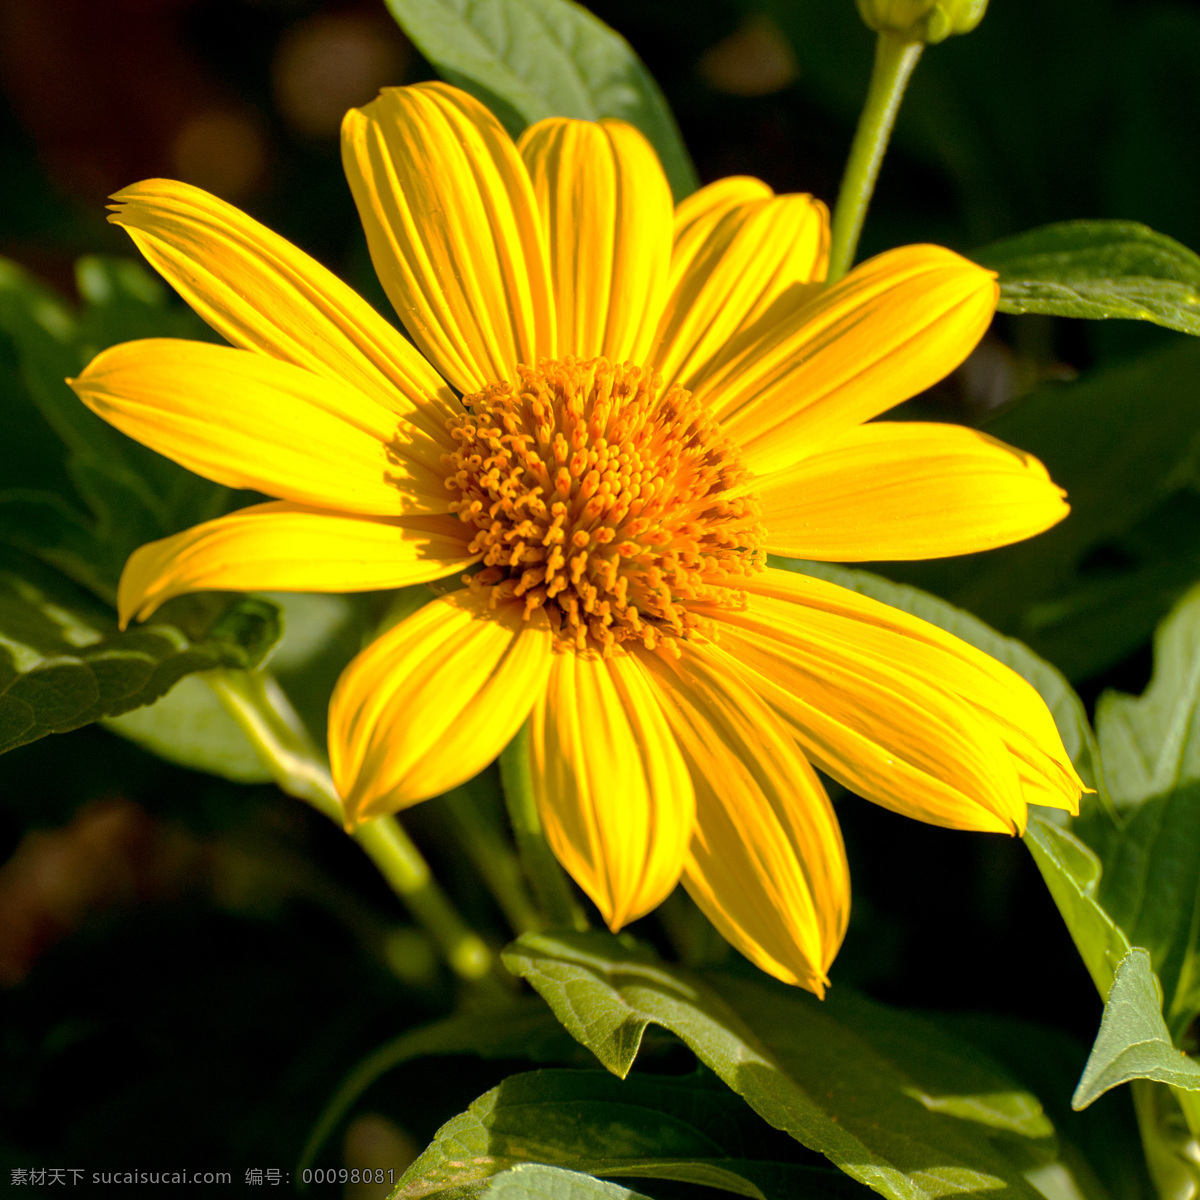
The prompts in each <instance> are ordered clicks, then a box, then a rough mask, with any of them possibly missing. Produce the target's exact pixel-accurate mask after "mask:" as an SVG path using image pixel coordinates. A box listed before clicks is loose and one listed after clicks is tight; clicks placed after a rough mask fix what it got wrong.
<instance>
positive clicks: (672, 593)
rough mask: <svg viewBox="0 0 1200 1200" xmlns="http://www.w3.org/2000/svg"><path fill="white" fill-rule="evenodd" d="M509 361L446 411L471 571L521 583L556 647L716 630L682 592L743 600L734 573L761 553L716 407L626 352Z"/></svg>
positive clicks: (517, 592) (757, 561)
mask: <svg viewBox="0 0 1200 1200" xmlns="http://www.w3.org/2000/svg"><path fill="white" fill-rule="evenodd" d="M518 374H519V384H518V386H515V387H514V386H513V385H511V384H509V383H507V382H505V383H494V384H492V385H491V386H490V387H487V388H485V389H484V390H483V391H482V392H478V393H476V394H475V395H472V396H467V397H465V398H464V401H463V403H464V404H465V406H466V408H467V411H466V412H464V413H463V414H462V415H461V416H458V417H455V418H452V419H451V421H450V422H449V430H450V435H451V437H452V438H453V439H454V442H455V443H456V446H457V448H456V449H455V451H454V452H453V453H452V454H448V455H446V456H445V459H444V461H445V465H446V486H447V488H449V489H450V490H451V491H453V492H457V493H458V496H457V498H456V499H454V500H452V501H451V504H450V509H451V511H452V512H455V513H457V514H458V518H459V520H460V521H462V522H463V523H464V524H466V525H467V526H469V527H470V528H471V530H472V537H471V541H470V547H471V551H472V553H476V554H480V555H482V562H483V569H482V570H481V571H479V572H478V573H477V574H475V575H472V576H471V577H470V581H469V582H470V586H471V587H472V588H474V589H475V590H477V591H480V590H483V589H485V588H489V589H491V592H492V600H493V602H499V601H500V600H505V599H512V598H518V597H520V598H523V600H524V605H525V617H526V619H528V618H529V617H530V616H531V615H532V614H533V612H535V611H536V610H537V609H538V608H543V609H545V611H546V615H547V616H548V617H549V618H550V626H551V628H552V629H553V630H554V631H555V644H556V648H557V649H559V650H568V649H572V650H577V651H589V650H591V651H598V652H599V653H601V654H603V655H605V656H607V655H609V654H611V653H612V651H613V649H614V647H616V646H618V645H619V644H620V643H622V642H631V643H633V642H638V641H641V642H642V643H643V644H644V645H646V646H647V647H649V648H650V649H655V648H658V647H662V648H663V649H669V650H673V651H676V650H677V648H676V647H674V646H673V645H670V644H669V643H671V642H672V641H673V640H674V639H678V638H685V639H686V638H694V637H713V636H715V632H714V629H713V625H712V621H711V619H710V618H707V617H705V616H703V615H702V614H701V613H700V612H697V611H696V607H695V606H703V607H705V608H709V609H711V608H714V607H716V608H741V607H744V606H745V594H744V592H743V590H742V589H741V588H739V587H738V585H737V580H738V578H739V577H743V578H744V577H745V576H748V575H750V574H752V573H754V572H756V571H758V570H761V569H762V567H763V564H764V561H765V557H766V555H765V552H764V551H763V550H762V548H761V547H762V542H763V538H764V532H763V529H762V526H761V525H760V524H759V505H758V501H757V498H756V497H755V496H754V495H753V493H752V492H749V491H748V490H747V489H746V488H745V484H746V482H747V481H748V480H749V479H750V478H751V476H750V472H749V471H748V470H747V469H746V468H745V466H744V465H743V463H742V461H741V458H740V456H739V454H738V451H737V448H736V447H735V446H734V444H733V443H732V442H730V441H729V439H728V438H726V437H725V436H724V434H722V432H721V430H720V427H719V426H718V424H717V422H716V420H715V419H714V418H713V417H712V416H711V414H709V413H708V411H707V410H706V409H705V408H704V407H703V406H702V405H701V404H700V403H699V402H698V401H696V400H695V399H693V398H692V396H691V394H690V393H689V392H687V391H685V390H684V389H683V388H680V387H677V386H673V387H671V388H668V389H667V390H666V392H664V393H662V394H661V395H660V394H659V393H660V391H661V388H662V383H661V380H660V378H659V377H658V375H656V374H653V373H651V372H649V371H646V370H643V369H642V368H640V367H636V366H634V365H633V364H632V363H624V364H615V363H611V362H609V360H608V359H606V358H595V359H592V360H590V361H588V362H580V361H579V360H577V359H574V358H565V359H563V360H562V361H553V360H543V361H542V362H540V363H539V364H538V367H537V368H536V369H533V368H530V367H519V368H518Z"/></svg>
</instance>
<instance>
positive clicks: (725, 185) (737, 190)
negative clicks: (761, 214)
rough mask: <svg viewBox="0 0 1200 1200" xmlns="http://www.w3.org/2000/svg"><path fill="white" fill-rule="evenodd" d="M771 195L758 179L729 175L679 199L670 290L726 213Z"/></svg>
mask: <svg viewBox="0 0 1200 1200" xmlns="http://www.w3.org/2000/svg"><path fill="white" fill-rule="evenodd" d="M773 195H775V193H774V192H773V191H772V190H771V189H770V188H769V187H768V186H767V185H766V184H765V183H763V181H762V180H761V179H754V178H753V177H752V176H750V175H729V176H726V178H724V179H718V180H716V182H715V183H710V184H707V185H706V186H705V187H702V188H700V189H699V191H695V192H693V193H692V194H691V195H690V196H688V197H687V198H686V199H685V200H681V201H680V202H679V204H678V205H676V207H675V235H674V248H673V250H672V252H671V288H670V290H671V291H672V292H673V291H674V290H675V288H676V287H678V285H679V281H680V279H682V278H683V276H684V273H685V272H686V271H687V270H688V268H689V267H690V266H691V262H692V259H693V257H694V256H695V254H696V252H697V251H698V250H699V249H700V247H701V246H703V245H704V243H705V242H706V241H707V240H708V237H709V235H710V234H711V233H712V231H713V227H714V226H715V225H716V224H717V222H718V221H720V220H721V218H722V217H723V216H724V215H725V214H726V213H728V212H731V211H733V210H734V209H735V208H740V207H741V206H742V205H743V204H750V203H753V202H754V201H755V200H769V199H770V198H771V197H772V196H773Z"/></svg>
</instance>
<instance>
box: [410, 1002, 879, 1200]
mask: <svg viewBox="0 0 1200 1200" xmlns="http://www.w3.org/2000/svg"><path fill="white" fill-rule="evenodd" d="M547 1015H548V1014H547ZM772 1151H778V1152H781V1153H780V1158H781V1159H782V1161H773V1160H772V1159H771V1158H770V1157H769V1155H770V1154H771V1153H772ZM795 1151H796V1147H795V1144H794V1143H792V1142H789V1140H788V1139H786V1138H783V1137H781V1136H780V1135H779V1134H777V1133H776V1132H775V1131H774V1130H772V1129H771V1128H770V1127H769V1126H767V1125H765V1124H764V1123H763V1122H762V1121H761V1120H760V1119H759V1118H758V1117H757V1116H756V1115H755V1114H754V1113H753V1112H752V1111H751V1110H750V1109H749V1108H748V1107H747V1106H746V1104H745V1103H744V1102H743V1101H742V1100H740V1099H739V1098H738V1097H737V1096H735V1095H734V1094H733V1093H732V1092H730V1091H728V1090H727V1089H726V1088H725V1087H724V1086H723V1085H721V1084H720V1083H719V1082H718V1081H716V1080H715V1079H713V1078H712V1076H706V1075H692V1076H684V1077H682V1078H675V1077H662V1076H646V1075H633V1076H630V1078H628V1079H625V1080H620V1079H614V1078H613V1077H612V1076H611V1075H607V1074H604V1073H603V1072H599V1071H563V1070H556V1071H555V1070H552V1071H534V1072H530V1073H529V1074H525V1075H513V1076H510V1077H509V1078H508V1079H506V1080H505V1081H504V1082H503V1083H501V1084H500V1086H499V1087H496V1088H493V1089H492V1090H491V1091H490V1092H488V1093H487V1094H486V1095H484V1096H481V1097H480V1098H479V1099H478V1100H476V1101H475V1102H474V1103H473V1104H472V1105H471V1106H470V1108H468V1109H467V1111H466V1112H465V1113H463V1114H461V1115H460V1116H457V1117H454V1118H453V1119H452V1120H450V1121H448V1122H447V1123H446V1124H445V1125H443V1126H442V1128H441V1129H439V1130H438V1132H437V1135H436V1136H435V1137H434V1140H433V1142H432V1143H431V1144H430V1146H429V1147H428V1149H427V1150H425V1152H424V1153H423V1154H422V1155H421V1157H420V1158H418V1159H417V1160H416V1162H415V1163H413V1165H412V1166H411V1167H410V1168H409V1169H408V1171H407V1172H406V1173H405V1175H404V1178H403V1180H402V1181H401V1186H400V1188H399V1189H397V1192H396V1195H397V1197H404V1198H406V1200H419V1198H422V1197H437V1198H438V1200H443V1198H446V1197H448V1196H451V1195H456V1194H458V1193H459V1190H460V1189H461V1188H463V1187H470V1186H472V1185H474V1184H477V1183H479V1182H481V1181H483V1180H486V1179H488V1178H490V1177H492V1176H494V1175H497V1174H499V1173H500V1172H502V1171H505V1170H509V1169H511V1168H512V1167H513V1166H515V1165H517V1164H519V1163H522V1162H530V1161H533V1162H538V1163H546V1164H552V1165H555V1166H561V1167H567V1168H569V1169H571V1170H573V1171H582V1172H586V1173H587V1174H589V1175H603V1176H605V1177H606V1178H614V1177H615V1178H620V1177H622V1176H639V1177H641V1178H645V1179H671V1180H675V1181H677V1182H681V1183H692V1184H700V1185H703V1186H705V1187H712V1188H719V1189H720V1190H722V1191H726V1192H733V1193H735V1194H736V1195H739V1196H749V1197H752V1200H776V1198H778V1200H786V1198H790V1197H793V1196H797V1195H806V1196H807V1195H813V1196H821V1197H828V1196H844V1195H846V1194H847V1193H848V1192H850V1191H851V1190H852V1189H854V1185H853V1184H851V1183H850V1182H849V1181H848V1180H847V1179H846V1178H845V1176H844V1175H841V1174H839V1173H838V1172H836V1171H832V1170H829V1169H827V1168H819V1167H813V1166H808V1165H802V1164H800V1163H796V1162H794V1161H789V1160H791V1159H792V1158H794V1155H795ZM854 1190H856V1189H854Z"/></svg>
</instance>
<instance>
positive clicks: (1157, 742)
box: [1096, 588, 1200, 807]
mask: <svg viewBox="0 0 1200 1200" xmlns="http://www.w3.org/2000/svg"><path fill="white" fill-rule="evenodd" d="M1096 734H1097V736H1098V738H1099V741H1100V748H1101V752H1102V754H1103V756H1104V765H1105V771H1106V775H1107V778H1108V783H1109V788H1110V790H1111V793H1112V797H1113V800H1114V802H1115V803H1116V804H1117V805H1118V807H1127V806H1133V805H1137V804H1141V803H1142V802H1143V801H1145V800H1147V799H1149V798H1150V797H1151V796H1159V795H1162V794H1163V793H1165V792H1169V791H1171V790H1172V789H1174V788H1177V787H1179V786H1181V785H1182V784H1185V783H1188V782H1191V781H1194V780H1197V779H1200V588H1193V589H1192V590H1191V591H1190V592H1189V593H1188V594H1187V595H1186V596H1185V597H1184V598H1183V600H1181V601H1180V602H1179V604H1177V605H1176V607H1175V609H1174V610H1173V611H1172V612H1171V614H1170V615H1169V616H1168V617H1167V618H1166V620H1164V621H1163V622H1162V624H1161V625H1159V627H1158V629H1157V630H1156V631H1155V634H1154V675H1153V677H1152V678H1151V680H1150V686H1149V687H1147V688H1146V690H1145V692H1143V693H1142V695H1141V696H1127V695H1125V694H1124V693H1122V692H1114V691H1108V692H1105V693H1103V695H1101V697H1100V699H1099V700H1098V702H1097V704H1096Z"/></svg>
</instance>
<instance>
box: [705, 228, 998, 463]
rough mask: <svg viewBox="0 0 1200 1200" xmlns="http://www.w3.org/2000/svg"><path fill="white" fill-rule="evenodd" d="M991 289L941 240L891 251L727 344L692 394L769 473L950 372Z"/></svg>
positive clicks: (975, 336) (989, 303) (993, 295)
mask: <svg viewBox="0 0 1200 1200" xmlns="http://www.w3.org/2000/svg"><path fill="white" fill-rule="evenodd" d="M998 295H999V289H998V287H997V285H996V280H995V277H994V276H993V274H992V273H991V272H990V271H985V270H984V269H983V268H982V267H977V266H976V265H975V264H974V263H971V262H968V261H967V260H966V259H965V258H961V257H959V255H957V254H954V253H952V252H951V251H949V250H944V249H942V248H941V247H940V246H904V247H902V248H901V249H899V250H891V251H889V252H888V253H887V254H881V255H879V256H878V257H877V258H873V259H871V260H870V261H868V262H865V263H863V264H862V265H861V266H859V267H856V268H855V269H854V270H853V271H851V272H850V274H849V275H847V276H846V277H845V279H843V280H841V281H840V282H839V283H837V284H835V285H834V286H833V287H831V288H829V289H828V290H827V291H824V292H822V293H821V294H820V295H819V296H818V297H817V298H816V299H815V300H813V301H812V302H811V303H809V304H807V305H804V306H802V307H801V308H799V309H797V310H795V311H793V312H791V313H789V314H788V315H787V316H786V317H785V318H784V319H782V320H780V321H778V322H776V323H774V324H770V325H768V326H767V327H766V328H765V329H763V331H762V333H761V336H759V337H757V338H752V339H749V340H748V341H747V342H742V341H739V342H738V343H737V344H736V345H732V346H731V347H729V348H728V350H727V351H725V352H723V353H722V354H720V355H718V356H717V358H716V359H715V360H714V361H713V363H712V364H711V365H710V366H709V367H708V368H706V369H705V370H704V371H703V372H702V373H701V374H700V375H699V376H698V377H697V378H696V379H694V380H693V381H692V389H691V390H692V391H693V392H694V393H695V394H696V395H698V396H701V397H702V398H704V399H706V400H707V401H708V403H709V404H710V405H711V407H712V410H713V412H714V413H715V414H716V415H717V416H718V417H719V418H720V420H721V424H722V427H723V428H724V430H725V432H726V433H727V434H729V436H730V437H732V438H733V439H734V440H735V441H736V442H738V444H739V445H741V447H742V450H743V453H744V455H745V460H746V463H747V465H748V466H749V467H750V469H751V470H753V471H755V472H757V473H758V474H760V475H766V474H769V473H770V472H772V471H778V470H781V469H782V468H783V467H786V466H790V465H791V464H792V463H794V462H796V461H798V460H799V459H800V458H802V457H804V456H805V455H806V454H811V453H812V452H813V450H814V449H815V448H816V447H817V446H819V445H821V444H822V443H823V442H825V441H828V440H830V439H831V438H833V437H836V436H837V435H838V434H839V433H842V432H843V431H845V430H846V429H849V428H850V427H852V426H854V425H859V424H861V423H862V422H864V421H867V420H869V419H870V418H871V417H874V416H878V415H879V414H880V413H881V412H884V411H886V410H887V409H889V408H892V407H893V406H894V405H896V404H899V403H900V402H901V401H902V400H907V399H908V398H909V397H910V396H915V395H916V394H917V393H918V392H920V391H923V390H924V389H925V388H927V387H930V386H931V385H932V384H934V383H936V382H937V381H938V380H939V379H942V378H943V377H944V376H946V375H948V374H949V373H950V372H951V371H953V370H954V368H955V367H957V366H958V365H959V363H961V362H962V361H963V359H965V358H966V357H967V355H968V354H969V353H970V352H971V351H972V350H973V349H974V347H975V345H976V343H977V342H978V341H979V339H980V338H981V337H982V336H983V334H984V332H985V331H986V329H987V327H988V324H989V323H990V322H991V319H992V314H993V313H994V311H995V308H996V299H997V296H998Z"/></svg>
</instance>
